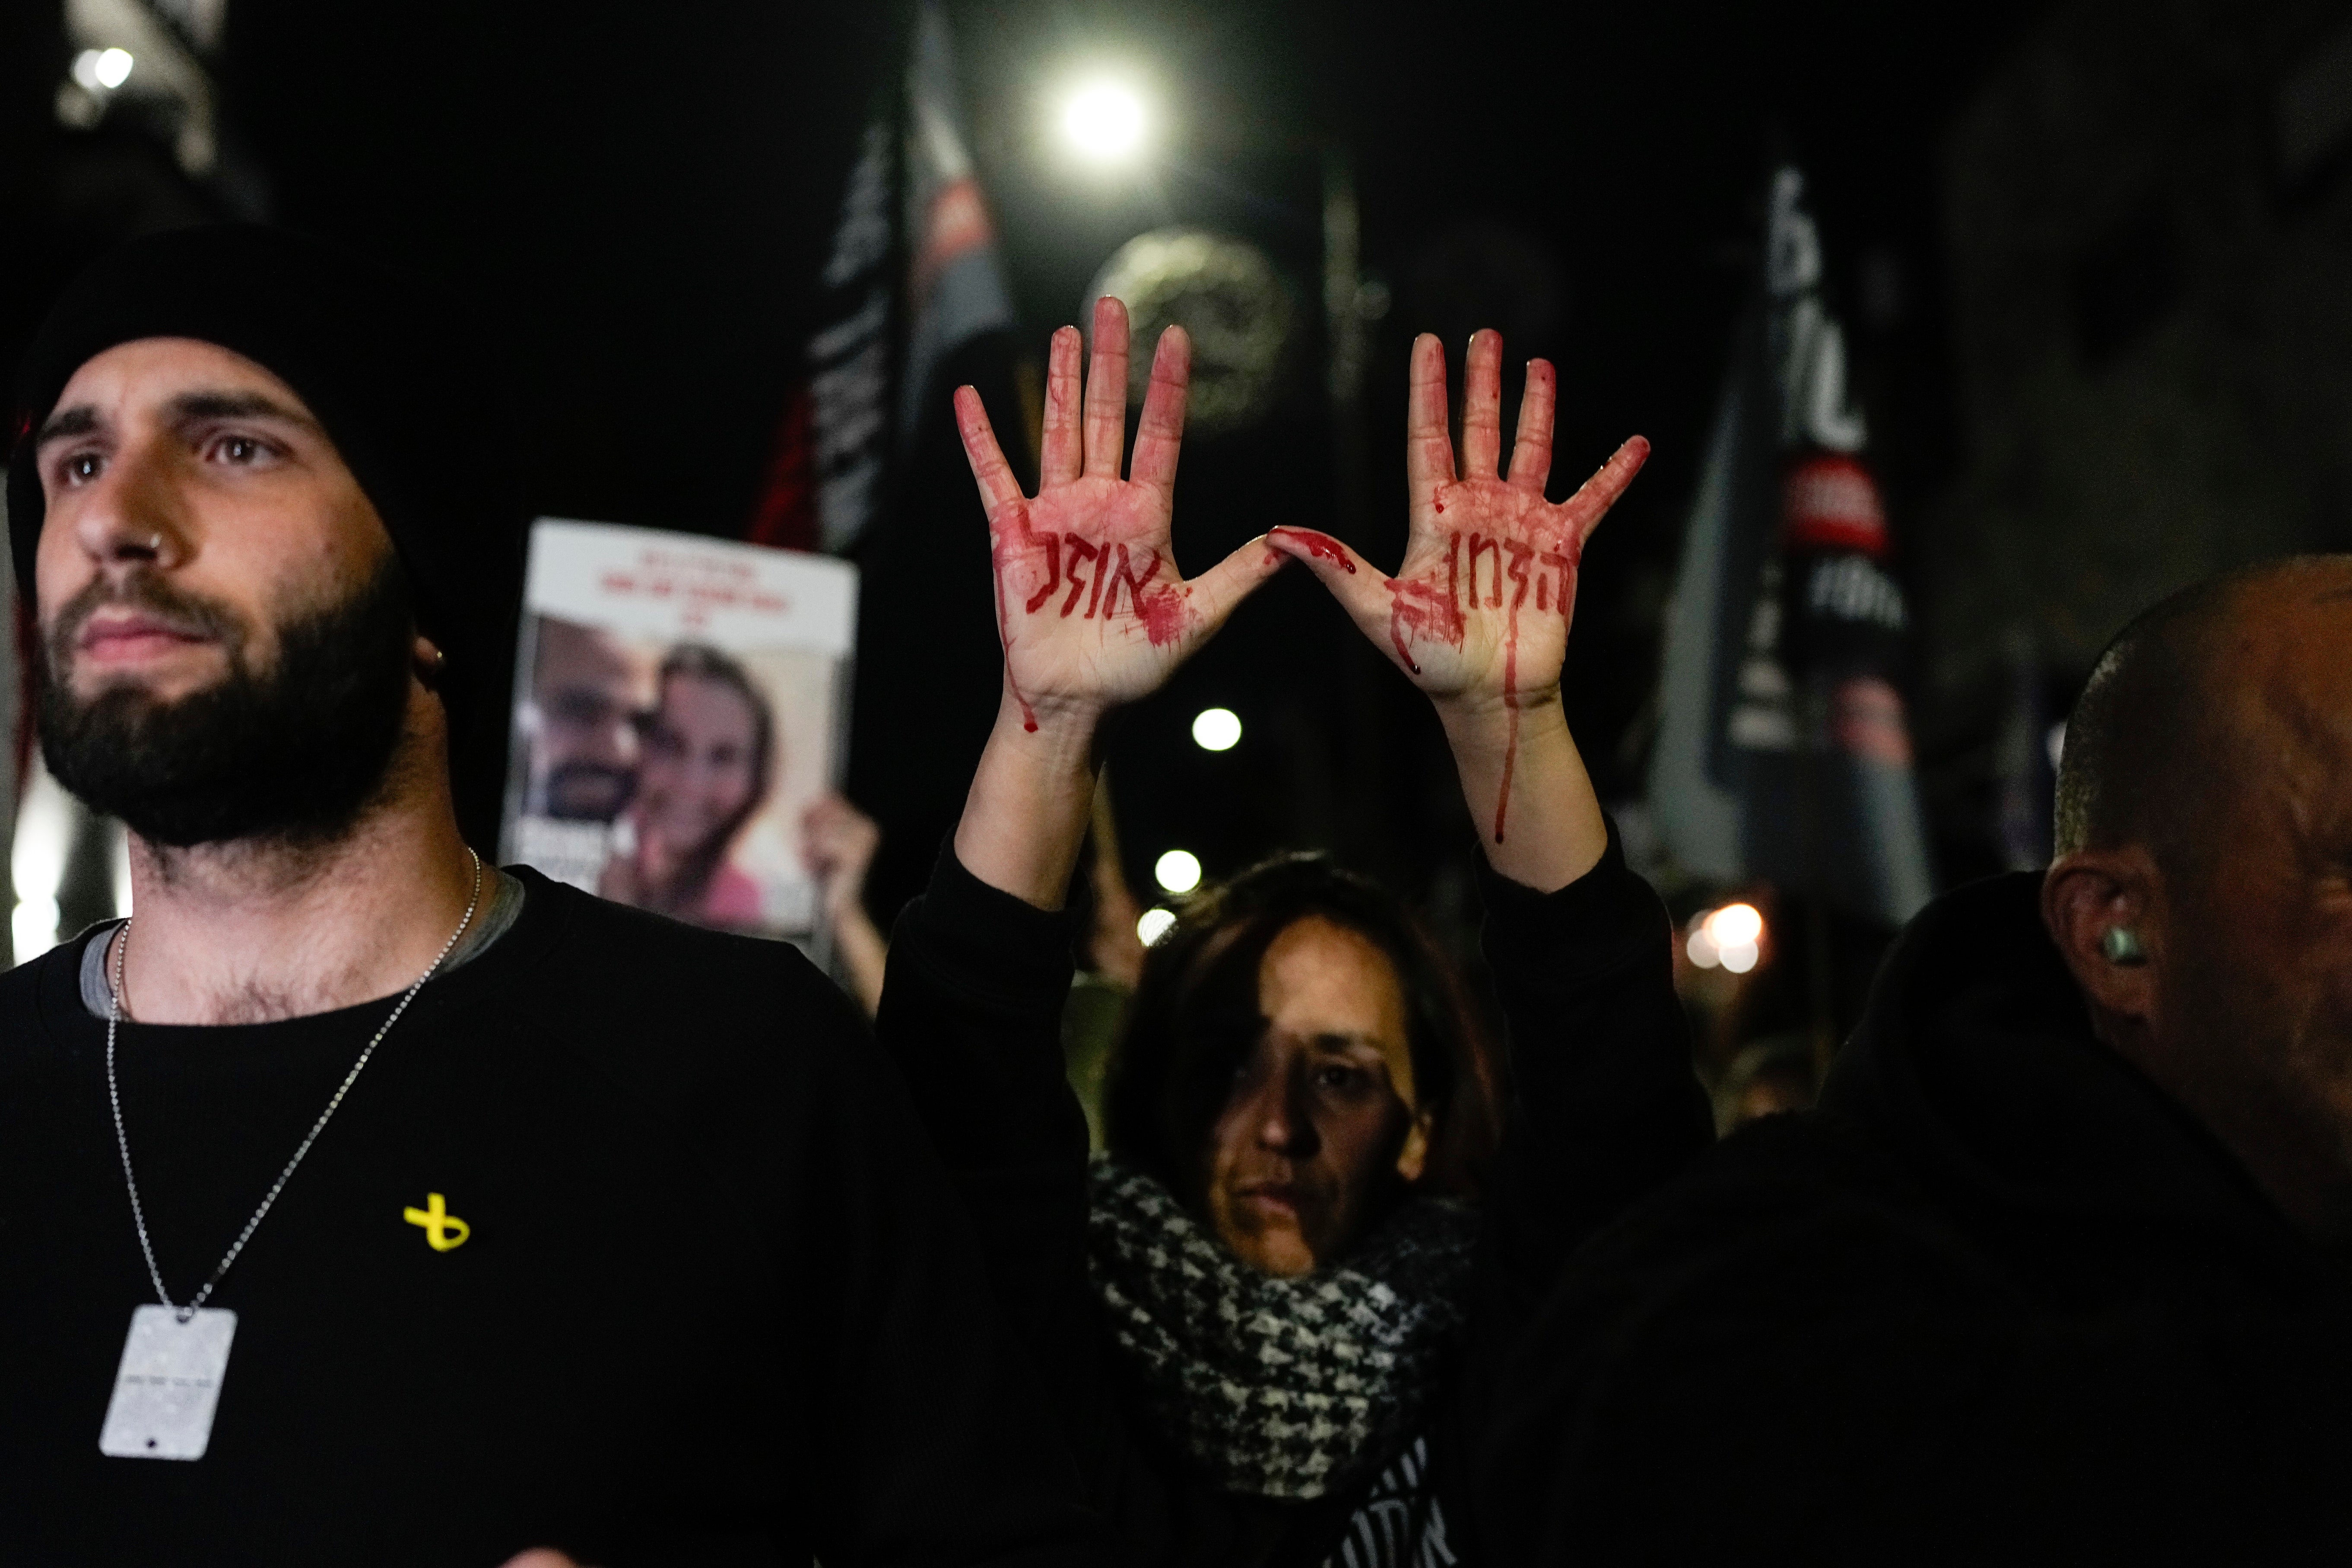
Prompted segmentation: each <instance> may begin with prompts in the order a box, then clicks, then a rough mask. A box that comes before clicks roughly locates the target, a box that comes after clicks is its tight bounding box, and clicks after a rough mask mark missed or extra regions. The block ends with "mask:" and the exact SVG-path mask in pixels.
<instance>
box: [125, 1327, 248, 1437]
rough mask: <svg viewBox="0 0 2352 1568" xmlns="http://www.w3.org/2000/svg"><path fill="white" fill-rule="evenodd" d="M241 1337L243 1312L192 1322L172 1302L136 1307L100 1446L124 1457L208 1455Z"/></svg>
mask: <svg viewBox="0 0 2352 1568" xmlns="http://www.w3.org/2000/svg"><path fill="white" fill-rule="evenodd" d="M235 1337H236V1313H235V1312H231V1311H226V1310H223V1309H221V1308H219V1307H205V1308H203V1309H201V1310H198V1311H197V1312H196V1314H195V1315H194V1317H192V1318H190V1319H189V1320H188V1321H186V1322H182V1321H180V1314H179V1313H178V1312H176V1311H174V1310H172V1309H171V1308H169V1307H141V1308H139V1309H138V1310H135V1311H133V1312H132V1313H131V1334H130V1337H129V1338H127V1339H125V1340H124V1341H123V1342H122V1365H121V1367H120V1368H118V1369H117V1370H116V1372H115V1374H114V1397H113V1399H112V1400H110V1402H109V1403H108V1405H107V1406H106V1426H104V1428H102V1429H101V1430H100V1432H99V1435H98V1451H99V1452H100V1453H101V1454H104V1455H107V1456H108V1457H109V1458H117V1459H201V1458H204V1457H205V1447H206V1445H208V1444H209V1443H211V1441H212V1438H213V1407H214V1406H215V1405H218V1404H219V1403H220V1388H221V1379H222V1378H223V1377H225V1376H226V1375H227V1373H228V1342H229V1341H230V1340H231V1339H233V1338H235Z"/></svg>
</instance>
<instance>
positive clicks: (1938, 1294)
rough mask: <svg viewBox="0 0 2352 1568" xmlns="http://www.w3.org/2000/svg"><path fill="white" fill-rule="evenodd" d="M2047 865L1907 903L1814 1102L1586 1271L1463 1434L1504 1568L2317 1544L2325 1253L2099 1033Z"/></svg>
mask: <svg viewBox="0 0 2352 1568" xmlns="http://www.w3.org/2000/svg"><path fill="white" fill-rule="evenodd" d="M2038 888H2039V879H2038V878H2036V877H2033V876H2031V875H2024V876H2016V877H2010V878H2005V879H1999V880H1995V881H1990V882H1986V883H1980V884H1978V885H1976V886H1974V887H1970V888H1968V889H1962V890H1960V891H1958V892H1956V893H1953V894H1951V895H1949V896H1948V897H1947V898H1945V899H1942V900H1938V901H1937V903H1935V904H1933V905H1931V906H1930V907H1929V908H1928V909H1927V910H1925V911H1924V912H1923V913H1921V915H1920V916H1919V917H1918V919H1917V920H1916V921H1915V922H1914V923H1913V925H1912V927H1911V929H1910V931H1908V932H1907V933H1906V936H1905V937H1904V939H1903V941H1902V942H1901V943H1900V944H1899V945H1898V946H1897V948H1896V950H1895V952H1894V953H1893V955H1892V956H1891V957H1890V959H1889V961H1888V963H1887V967H1886V969H1885V972H1884V973H1882V975H1881V976H1880V979H1879V983H1878V986H1877V989H1876V991H1875V992H1874V996H1873V1000H1872V1003H1871V1005H1870V1007H1869V1009H1868V1011H1867V1013H1866V1015H1865V1017H1864V1023H1863V1025H1862V1026H1861V1027H1860V1029H1859V1030H1858V1031H1857V1032H1856V1034H1855V1036H1854V1037H1853V1040H1852V1041H1851V1042H1850V1043H1849V1044H1848V1045H1847V1047H1845V1051H1844V1054H1843V1056H1842V1057H1841V1058H1840V1059H1839V1062H1838V1065H1837V1068H1836V1069H1835V1070H1834V1071H1833V1073H1832V1076H1831V1080H1830V1082H1829V1084H1828V1085H1827V1087H1826V1089H1825V1092H1824V1096H1823V1107H1822V1110H1820V1111H1819V1112H1817V1113H1813V1114H1810V1115H1801V1116H1792V1117H1783V1118H1778V1119H1775V1120H1773V1121H1767V1122H1764V1123H1761V1124H1759V1125H1758V1126H1756V1127H1754V1128H1752V1129H1750V1130H1748V1131H1745V1132H1743V1133H1742V1134H1740V1135H1739V1136H1738V1137H1736V1138H1733V1139H1731V1140H1729V1141H1728V1142H1726V1143H1725V1144H1723V1145H1721V1146H1720V1147H1719V1148H1718V1149H1717V1151H1716V1152H1715V1153H1714V1154H1713V1155H1711V1156H1710V1157H1709V1158H1708V1159H1706V1160H1705V1161H1703V1162H1702V1163H1700V1165H1699V1166H1698V1168H1697V1169H1696V1170H1695V1171H1694V1172H1692V1173H1690V1174H1689V1175H1687V1176H1686V1177H1685V1178H1684V1179H1683V1180H1681V1181H1679V1182H1677V1183H1676V1184H1674V1185H1673V1186H1671V1187H1669V1188H1668V1189H1667V1190H1666V1191H1664V1193H1662V1194H1658V1195H1657V1196H1656V1197H1655V1198H1654V1199H1652V1200H1651V1201H1649V1202H1648V1203H1646V1204H1644V1205H1642V1206H1641V1207H1639V1208H1638V1209H1637V1210H1635V1211H1634V1212H1633V1214H1632V1215H1629V1216H1628V1217H1627V1218H1626V1219H1625V1220H1624V1221H1623V1222H1622V1223H1621V1224H1620V1225H1618V1226H1615V1227H1613V1228H1612V1230H1611V1231H1610V1232H1609V1233H1607V1234H1605V1235H1603V1236H1601V1237H1599V1238H1597V1239H1596V1240H1595V1241H1594V1243H1593V1244H1592V1245H1591V1247H1588V1248H1587V1249H1586V1250H1585V1251H1584V1252H1583V1253H1582V1254H1581V1255H1580V1257H1579V1258H1578V1259H1577V1260H1576V1262H1575V1263H1574V1265H1573V1266H1572V1267H1571V1268H1570V1269H1569V1270H1568V1272H1567V1274H1566V1276H1565V1277H1564V1278H1563V1279H1562V1281H1561V1283H1560V1286H1559V1289H1558V1290H1557V1292H1556V1293H1555V1295H1554V1296H1553V1298H1552V1300H1550V1301H1549V1303H1547V1304H1546V1306H1545V1307H1544V1308H1543V1310H1542V1311H1541V1312H1540V1314H1539V1315H1538V1318H1537V1319H1536V1320H1535V1321H1534V1322H1533V1323H1532V1324H1531V1326H1530V1329H1529V1331H1528V1336H1527V1338H1526V1340H1525V1341H1524V1342H1523V1343H1522V1344H1521V1345H1520V1347H1519V1349H1518V1351H1517V1354H1516V1356H1515V1358H1514V1359H1513V1361H1512V1363H1511V1365H1510V1369H1509V1370H1510V1381H1509V1387H1510V1389H1511V1394H1510V1397H1509V1401H1508V1406H1509V1407H1508V1409H1507V1411H1506V1412H1505V1413H1504V1414H1503V1415H1502V1416H1501V1417H1500V1418H1499V1419H1498V1420H1497V1421H1496V1423H1495V1425H1494V1426H1493V1427H1492V1428H1490V1430H1489V1431H1488V1433H1487V1435H1486V1446H1485V1447H1484V1448H1483V1449H1482V1452H1481V1459H1482V1463H1481V1464H1480V1465H1479V1466H1478V1467H1477V1496H1476V1498H1475V1503H1474V1505H1473V1506H1474V1507H1475V1510H1476V1516H1477V1520H1478V1524H1479V1527H1480V1528H1481V1530H1482V1531H1484V1534H1485V1538H1486V1541H1487V1542H1489V1544H1490V1545H1491V1546H1492V1547H1493V1548H1494V1549H1495V1551H1496V1554H1497V1556H1498V1557H1499V1558H1500V1559H1502V1560H1507V1561H1509V1562H1512V1563H1527V1564H1537V1563H1569V1562H1576V1563H1628V1562H1683V1561H1698V1560H1701V1559H1702V1555H1703V1554H1706V1555H1712V1556H1714V1557H1716V1558H1717V1559H1719V1560H1722V1561H1738V1562H1742V1563H1780V1562H1790V1563H1796V1562H1803V1563H1818V1562H1845V1561H1853V1562H1860V1561H1869V1562H1902V1563H1916V1562H1922V1561H1950V1562H1971V1563H1978V1562H1994V1561H2018V1560H2029V1561H2045V1560H2053V1561H2055V1560H2063V1561H2069V1562H2080V1563H2104V1562H2115V1561H2126V1560H2139V1561H2148V1560H2154V1561H2202V1562H2224V1561H2230V1562H2275V1561H2282V1560H2292V1559H2301V1558H2304V1557H2312V1558H2318V1557H2323V1556H2329V1555H2333V1556H2334V1559H2335V1560H2336V1561H2342V1560H2343V1559H2342V1555H2341V1548H2342V1546H2343V1545H2344V1543H2345V1535H2346V1533H2347V1524H2352V1470H2347V1468H2346V1460H2347V1458H2352V1440H2347V1439H2352V1398H2347V1394H2352V1386H2347V1377H2346V1372H2347V1347H2352V1311H2347V1306H2352V1296H2347V1276H2346V1273H2345V1270H2344V1268H2343V1267H2342V1261H2341V1259H2339V1258H2335V1257H2332V1256H2330V1255H2327V1254H2326V1253H2323V1252H2322V1251H2321V1250H2320V1249H2318V1248H2315V1247H2313V1246H2311V1245H2309V1244H2307V1243H2306V1242H2305V1241H2304V1240H2303V1239H2302V1238H2301V1237H2298V1236H2297V1235H2296V1234H2295V1233H2294V1232H2293V1231H2291V1230H2290V1229H2289V1228H2288V1226H2286V1224H2285V1222H2284V1219H2283V1218H2282V1217H2281V1215H2280V1214H2279V1213H2278V1211H2277V1210H2276V1209H2275V1208H2274V1207H2273V1205H2271V1204H2270V1203H2269V1202H2268V1201H2267V1200H2266V1199H2265V1197H2264V1196H2263V1194H2262V1193H2261V1192H2260V1191H2259V1190H2257V1189H2256V1188H2255V1187H2254V1185H2253V1184H2252V1182H2251V1181H2250V1179H2249V1178H2248V1177H2247V1175H2246V1173H2245V1172H2244V1170H2243V1169H2242V1167H2241V1166H2240V1165H2239V1164H2238V1163H2236V1162H2235V1161H2234V1160H2233V1159H2232V1158H2231V1156H2230V1155H2229V1153H2228V1152H2226V1151H2225V1150H2224V1149H2222V1147H2221V1145H2220V1144H2219V1143H2218V1142H2216V1141H2215V1140H2214V1139H2213V1138H2212V1137H2210V1135H2209V1134H2208V1133H2207V1132H2206V1131H2204V1130H2203V1128H2201V1127H2200V1125H2199V1124H2197V1123H2196V1122H2195V1121H2191V1120H2190V1119H2189V1116H2188V1115H2187V1114H2186V1113H2184V1112H2183V1111H2182V1110H2181V1109H2180V1108H2179V1106H2178V1105H2176V1104H2175V1103H2173V1102H2172V1101H2171V1100H2169V1099H2168V1098H2167V1097H2166V1096H2165V1095H2164V1094H2163V1093H2161V1092H2160V1091H2159V1090H2158V1089H2157V1088H2156V1087H2155V1085H2154V1084H2152V1083H2151V1082H2150V1081H2149V1080H2148V1079H2146V1078H2145V1077H2143V1076H2142V1075H2141V1074H2140V1073H2138V1072H2137V1070H2135V1069H2134V1068H2131V1067H2130V1066H2129V1065H2127V1064H2126V1062H2125V1061H2124V1060H2123V1059H2122V1058H2118V1057H2117V1056H2116V1055H2115V1054H2114V1053H2113V1052H2111V1051H2109V1050H2108V1049H2107V1048H2105V1047H2104V1046H2102V1045H2101V1044H2100V1043H2099V1042H2098V1041H2097V1040H2096V1039H2095V1037H2093V1035H2092V1033H2091V1030H2090V1024H2089V1019H2088V1016H2087V1015H2086V1013H2085V1011H2084V1005H2083V1003H2082V1001H2081V999H2080V996H2079V994H2078V993H2077V991H2076V990H2075V988H2074V984H2073V981H2072V979H2071V977H2070V976H2069V975H2068V973H2066V970H2065V968H2064V966H2063V963H2062V962H2061V961H2060V959H2059V956H2058V953H2057V951H2056V949H2055V948H2054V947H2053V945H2052V944H2051V942H2050V941H2049V939H2048V937H2047V936H2046V935H2045V934H2044V933H2043V931H2042V923H2041V921H2040V918H2039V915H2038V912H2037V907H2036V900H2037V892H2038ZM2331 1547H2332V1548H2334V1549H2335V1550H2334V1552H2332V1553H2331V1552H2330V1551H2329V1550H2328V1549H2329V1548H2331Z"/></svg>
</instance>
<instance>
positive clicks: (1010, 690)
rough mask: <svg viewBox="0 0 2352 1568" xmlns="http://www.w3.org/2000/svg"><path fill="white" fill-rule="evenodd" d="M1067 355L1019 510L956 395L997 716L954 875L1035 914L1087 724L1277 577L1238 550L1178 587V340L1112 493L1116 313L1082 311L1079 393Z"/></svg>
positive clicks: (1121, 328) (1073, 359)
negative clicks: (982, 545) (981, 559)
mask: <svg viewBox="0 0 2352 1568" xmlns="http://www.w3.org/2000/svg"><path fill="white" fill-rule="evenodd" d="M1079 349H1080V344H1079V342H1078V334H1077V331H1076V329H1074V328H1070V327H1064V328H1063V329H1062V330H1061V331H1058V332H1055V334H1054V347H1053V351H1052V353H1051V355H1050V357H1049V358H1048V360H1047V362H1046V371H1045V439H1044V443H1043V448H1042V452H1043V458H1044V461H1043V462H1042V464H1041V465H1040V467H1041V469H1042V472H1041V474H1040V476H1039V480H1038V485H1037V494H1036V496H1035V498H1034V499H1032V498H1030V497H1027V496H1024V495H1023V494H1022V493H1021V486H1020V485H1019V484H1018V483H1017V482H1016V481H1015V480H1014V479H1013V472H1012V470H1011V469H1010V468H1007V467H1006V466H1005V462H1004V454H1003V451H1001V450H1000V449H999V448H998V447H997V445H996V433H995V432H994V431H993V430H991V429H990V428H989V426H988V415H987V413H986V412H985V411H984V410H983V409H982V407H981V405H980V397H979V395H977V394H976V393H974V392H973V391H972V389H971V387H969V386H966V387H961V388H958V389H957V392H956V424H957V426H958V428H960V429H961V431H962V432H963V449H964V454H965V456H967V457H969V458H971V472H972V477H973V478H974V479H978V480H979V481H980V496H981V500H982V502H983V503H985V504H986V506H987V508H988V532H989V538H990V541H991V543H992V552H991V553H992V558H993V560H994V562H995V571H996V586H995V593H996V626H997V631H998V634H999V635H1000V636H1001V637H1003V643H1004V700H1003V703H1002V704H1000V705H999V707H998V710H997V717H996V728H995V729H994V730H993V731H992V732H991V733H990V735H989V738H988V745H987V747H986V749H985V750H983V751H982V752H981V757H980V767H979V770H978V771H977V772H975V773H973V774H972V780H971V794H969V795H966V796H965V797H964V808H963V817H962V820H961V822H959V823H958V824H957V826H956V837H955V851H956V857H957V858H958V859H960V860H961V861H962V862H963V864H964V867H965V868H966V869H967V870H969V871H971V873H972V874H973V875H974V876H976V877H978V878H979V879H981V880H982V881H983V882H986V883H987V884H989V886H991V887H993V888H999V889H1003V890H1004V891H1006V892H1008V893H1012V894H1013V895H1014V896H1015V897H1017V898H1022V899H1026V900H1029V901H1030V902H1031V903H1034V904H1036V905H1039V906H1040V907H1043V908H1046V909H1051V908H1054V907H1055V906H1057V905H1059V904H1060V902H1061V901H1062V897H1063V894H1064V893H1065V892H1066V889H1067V888H1068V886H1069V880H1070V868H1071V867H1072V866H1073V865H1074V864H1075V863H1076V858H1077V853H1078V846H1079V844H1080V842H1081V841H1082V840H1084V838H1085V837H1086V831H1087V815H1088V807H1089V805H1090V804H1091V802H1092V800H1093V796H1094V784H1095V773H1094V752H1093V747H1094V738H1095V728H1096V725H1097V721H1099V720H1100V719H1101V718H1102V716H1103V714H1104V713H1105V712H1107V711H1108V710H1110V709H1112V708H1114V707H1116V706H1118V704H1119V703H1122V702H1132V701H1133V700H1136V699H1137V698H1139V697H1141V696H1144V695H1146V694H1147V693H1149V692H1150V691H1152V690H1154V689H1157V688H1158V687H1159V686H1160V683H1161V682H1163V681H1165V680H1166V679H1168V677H1169V676H1170V675H1171V673H1173V672H1174V670H1175V668H1176V667H1177V666H1178V665H1180V664H1181V663H1183V662H1184V659H1185V658H1186V656H1187V655H1189V654H1190V653H1192V650H1193V649H1194V648H1196V647H1200V646H1201V644H1202V643H1203V642H1205V641H1206V640H1208V638H1209V637H1210V636H1211V635H1212V634H1213V633H1214V632H1215V631H1216V629H1217V628H1218V627H1219V626H1223V625H1224V622H1225V617H1226V616H1230V615H1232V614H1233V612H1234V605H1238V604H1240V603H1241V602H1242V600H1243V598H1244V597H1245V596H1246V595H1248V593H1249V591H1250V590H1251V589H1253V588H1255V587H1256V586H1257V585H1258V584H1260V583H1263V582H1265V580H1266V579H1267V578H1268V577H1271V576H1272V575H1274V574H1275V573H1276V572H1278V571H1280V570H1281V569H1282V567H1283V565H1284V564H1285V563H1286V561H1287V560H1288V557H1286V556H1285V555H1283V554H1281V553H1279V552H1276V551H1271V550H1268V549H1266V548H1265V545H1264V544H1263V543H1262V542H1256V541H1253V542H1250V543H1248V544H1245V545H1244V546H1243V547H1242V548H1241V549H1239V550H1236V551H1234V552H1233V553H1232V554H1231V555H1229V556H1227V557H1226V558H1225V559H1224V560H1223V561H1221V562H1219V563H1217V564H1216V565H1215V566H1214V567H1212V568H1211V569H1210V570H1209V571H1208V572H1206V573H1204V574H1202V575H1201V576H1199V577H1196V578H1194V579H1192V581H1191V582H1189V583H1188V582H1185V581H1184V580H1183V579H1182V578H1181V577H1179V576H1178V575H1177V573H1176V559H1175V556H1174V555H1173V554H1172V553H1171V552H1170V549H1169V542H1168V541H1169V514H1170V512H1171V510H1172V509H1173V507H1174V504H1175V492H1176V449H1177V447H1178V444H1179V443H1180V442H1181V440H1182V438H1183V435H1184V385H1185V382H1186V380H1187V378H1188V376H1189V375H1190V374H1191V370H1192V345H1191V343H1190V342H1189V341H1188V340H1187V339H1186V338H1185V336H1184V333H1183V331H1182V329H1181V328H1177V327H1171V328H1169V329H1168V331H1165V332H1162V333H1161V334H1160V350H1159V353H1157V354H1155V355H1154V356H1153V358H1152V361H1151V388H1150V391H1149V392H1147V393H1146V394H1145V395H1144V399H1143V420H1142V423H1141V425H1140V426H1139V428H1138V429H1137V431H1136V437H1135V465H1134V468H1133V469H1132V471H1131V472H1130V473H1129V477H1128V478H1126V479H1120V478H1119V474H1118V458H1119V447H1121V446H1122V445H1123V444H1124V441H1125V438H1126V435H1127V307H1125V306H1124V305H1121V304H1120V303H1119V302H1118V300H1100V301H1098V302H1097V304H1096V306H1095V347H1094V363H1093V365H1092V366H1091V367H1090V369H1089V371H1088V374H1087V379H1086V384H1085V385H1084V387H1083V388H1081V386H1080V384H1079V380H1078V356H1079ZM1082 410H1083V412H1081V411H1082Z"/></svg>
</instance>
